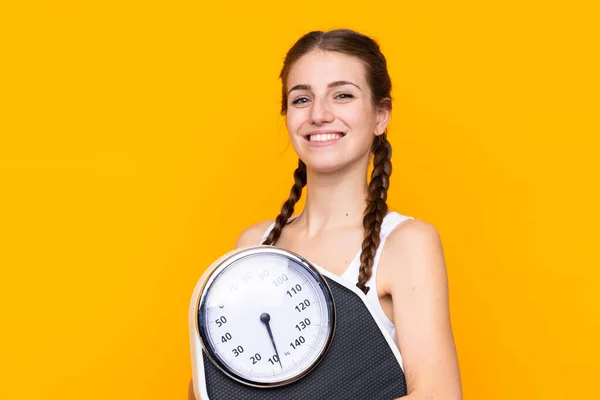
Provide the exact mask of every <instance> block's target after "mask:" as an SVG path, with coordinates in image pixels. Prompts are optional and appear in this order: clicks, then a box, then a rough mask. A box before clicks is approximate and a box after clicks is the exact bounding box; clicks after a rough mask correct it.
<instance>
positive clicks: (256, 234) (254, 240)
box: [188, 220, 273, 400]
mask: <svg viewBox="0 0 600 400" xmlns="http://www.w3.org/2000/svg"><path fill="white" fill-rule="evenodd" d="M272 222H273V221H270V220H267V221H262V222H259V223H257V224H254V225H252V226H250V227H249V228H247V229H245V230H244V231H243V232H242V233H241V234H240V236H239V237H238V238H237V240H236V243H235V248H236V249H237V248H240V247H247V246H257V245H259V244H260V243H259V242H260V239H261V237H262V235H263V234H264V233H265V231H266V230H267V228H268V227H269V225H271V223H272ZM188 400H201V399H200V398H196V396H195V395H194V382H193V379H190V384H189V385H188Z"/></svg>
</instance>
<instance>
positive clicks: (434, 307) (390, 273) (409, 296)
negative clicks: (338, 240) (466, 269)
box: [378, 220, 462, 400]
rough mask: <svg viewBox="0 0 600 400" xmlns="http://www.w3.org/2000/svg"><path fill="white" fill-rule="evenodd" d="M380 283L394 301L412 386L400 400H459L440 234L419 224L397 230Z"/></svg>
mask: <svg viewBox="0 0 600 400" xmlns="http://www.w3.org/2000/svg"><path fill="white" fill-rule="evenodd" d="M379 274H382V275H381V276H379ZM380 278H381V282H382V284H383V290H384V292H385V293H386V294H387V295H390V296H391V297H392V304H393V321H394V325H395V326H396V335H397V340H398V347H399V348H400V352H401V354H402V359H403V363H404V370H405V374H406V380H407V386H408V396H405V397H403V398H402V399H403V400H420V399H427V400H431V399H443V400H461V399H462V388H461V382H460V374H459V369H458V360H457V355H456V349H455V345H454V338H453V334H452V328H451V324H450V313H449V301H448V284H447V275H446V265H445V261H444V253H443V248H442V243H441V240H440V237H439V234H438V232H437V230H436V229H435V228H434V227H433V226H432V225H430V224H428V223H426V222H424V221H420V220H413V221H406V222H405V223H403V224H401V225H400V226H398V227H397V228H396V229H395V230H394V231H393V232H392V233H390V236H389V237H388V239H387V241H386V242H385V245H384V251H383V253H382V256H381V260H380V267H379V270H378V282H379V281H380V280H379V279H380Z"/></svg>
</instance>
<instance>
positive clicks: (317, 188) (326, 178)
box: [294, 168, 367, 237]
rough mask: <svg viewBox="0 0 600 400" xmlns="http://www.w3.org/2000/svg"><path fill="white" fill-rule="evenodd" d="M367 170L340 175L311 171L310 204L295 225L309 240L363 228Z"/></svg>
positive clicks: (308, 197)
mask: <svg viewBox="0 0 600 400" xmlns="http://www.w3.org/2000/svg"><path fill="white" fill-rule="evenodd" d="M366 173H367V171H366V168H355V169H354V170H351V171H344V172H339V173H333V174H332V173H318V172H314V171H311V170H308V171H307V185H306V189H307V191H306V204H305V206H304V209H303V210H302V213H301V215H300V216H298V218H297V219H296V221H294V224H295V225H297V227H298V228H302V230H304V231H305V232H306V235H307V236H308V237H315V236H317V235H319V234H320V233H322V232H323V231H330V230H338V229H344V228H351V227H361V226H362V220H363V215H364V211H365V207H366V205H367V201H366V199H367V182H366Z"/></svg>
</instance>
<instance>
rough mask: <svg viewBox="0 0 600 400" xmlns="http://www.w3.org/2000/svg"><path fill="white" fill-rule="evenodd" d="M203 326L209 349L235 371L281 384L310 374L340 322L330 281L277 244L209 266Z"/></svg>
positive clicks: (246, 379)
mask: <svg viewBox="0 0 600 400" xmlns="http://www.w3.org/2000/svg"><path fill="white" fill-rule="evenodd" d="M210 268H211V269H212V272H211V273H210V275H209V276H208V278H207V279H206V281H205V283H204V285H203V287H202V290H201V295H200V297H199V302H198V308H197V309H198V318H197V328H198V333H199V335H200V342H201V343H202V347H203V349H204V351H205V355H206V356H208V357H209V358H210V360H211V361H212V362H213V363H214V364H215V365H216V366H217V367H218V368H219V369H221V370H222V371H223V372H224V373H226V374H227V375H229V376H230V377H231V378H233V379H235V380H237V381H239V382H242V383H245V384H248V385H252V386H258V387H275V386H281V385H285V384H288V383H291V382H294V381H296V380H298V379H300V378H302V377H303V376H305V375H306V374H308V373H309V372H310V371H311V370H312V369H313V368H314V367H315V366H316V365H317V364H318V363H319V361H320V360H321V359H322V358H323V356H324V355H325V353H326V352H327V349H328V348H329V345H330V344H331V341H332V338H333V333H334V329H335V308H334V303H333V298H332V296H331V291H330V290H329V286H328V285H327V282H326V281H325V279H324V278H323V276H322V275H321V274H320V273H319V272H318V270H317V269H316V268H315V267H314V266H313V265H311V264H310V263H309V262H308V261H307V260H305V259H303V258H302V257H300V256H299V255H297V254H295V253H292V252H289V251H286V250H283V249H279V248H276V247H271V246H257V247H251V248H246V249H242V250H237V251H233V252H231V253H230V256H229V257H225V258H224V259H222V260H220V261H218V262H217V263H215V264H214V265H213V266H211V267H210Z"/></svg>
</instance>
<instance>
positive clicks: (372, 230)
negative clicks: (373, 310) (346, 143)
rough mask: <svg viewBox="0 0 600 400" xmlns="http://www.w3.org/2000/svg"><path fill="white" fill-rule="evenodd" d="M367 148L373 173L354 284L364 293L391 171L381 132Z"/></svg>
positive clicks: (389, 149) (389, 148)
mask: <svg viewBox="0 0 600 400" xmlns="http://www.w3.org/2000/svg"><path fill="white" fill-rule="evenodd" d="M371 151H372V152H373V173H372V174H371V182H369V188H368V195H367V208H366V209H365V216H364V218H363V226H364V228H365V239H364V240H363V243H362V251H361V253H360V269H359V274H358V282H357V283H356V286H357V287H358V288H359V289H360V290H362V291H363V292H364V293H365V294H367V293H368V292H369V289H370V288H369V287H368V286H365V284H366V283H367V281H368V280H369V279H370V278H371V272H372V269H373V262H374V261H375V254H376V252H377V248H378V247H379V242H380V237H379V233H380V232H381V223H382V222H383V218H384V217H385V215H386V214H387V211H388V206H387V203H386V200H387V191H388V188H389V186H390V175H391V174H392V162H391V158H392V145H391V144H390V142H389V141H388V140H387V133H385V132H384V133H383V134H382V135H379V136H377V137H376V138H375V140H374V141H373V146H372V147H371Z"/></svg>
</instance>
